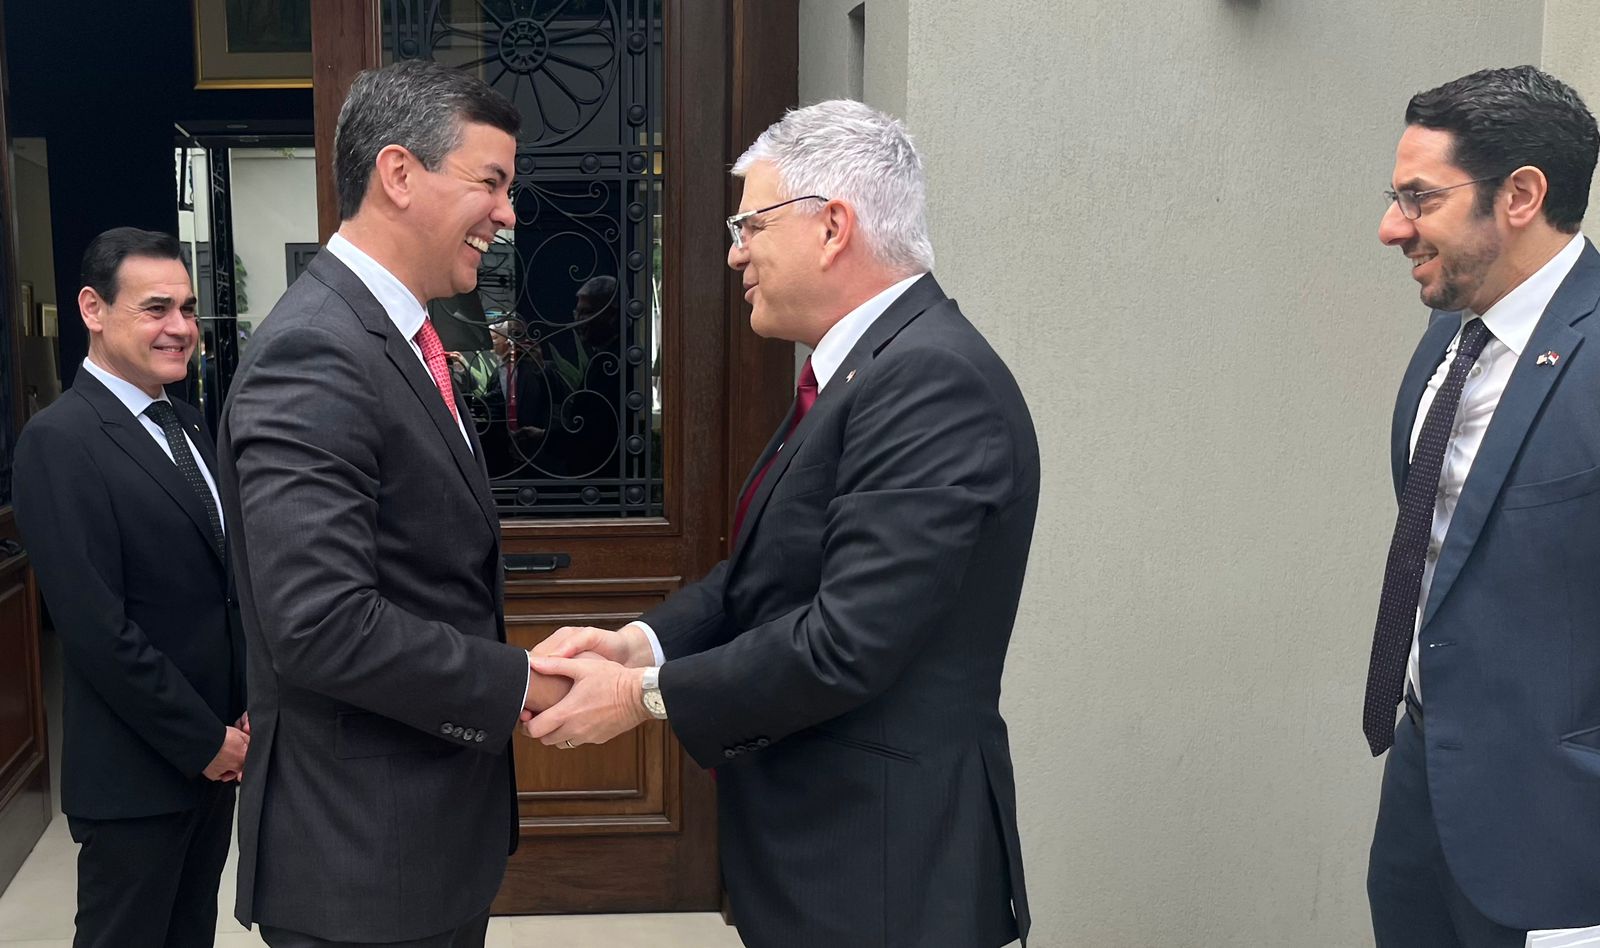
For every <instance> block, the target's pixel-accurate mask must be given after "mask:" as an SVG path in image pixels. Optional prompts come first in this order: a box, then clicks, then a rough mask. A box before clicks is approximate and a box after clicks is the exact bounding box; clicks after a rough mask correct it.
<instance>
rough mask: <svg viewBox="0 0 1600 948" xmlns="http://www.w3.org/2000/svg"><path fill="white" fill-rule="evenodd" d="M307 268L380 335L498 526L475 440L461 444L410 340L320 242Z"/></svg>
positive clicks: (492, 524) (464, 416)
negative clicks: (469, 443) (402, 334)
mask: <svg viewBox="0 0 1600 948" xmlns="http://www.w3.org/2000/svg"><path fill="white" fill-rule="evenodd" d="M307 269H308V270H310V271H311V273H312V274H313V275H314V276H316V277H317V279H319V280H321V281H322V282H323V283H325V284H327V285H328V286H329V288H331V289H332V290H333V291H334V292H336V293H338V294H339V295H340V296H341V297H343V298H344V300H345V302H346V303H349V304H350V308H351V309H352V310H354V311H355V314H356V318H357V319H359V320H361V324H362V325H363V326H365V327H366V330H367V331H368V332H370V333H372V334H373V335H375V336H381V337H383V351H384V354H385V355H386V356H388V358H389V363H390V364H391V365H393V366H394V368H395V370H396V371H398V372H399V373H400V376H401V377H402V378H404V379H405V380H406V384H407V385H408V386H410V388H411V392H412V394H414V395H415V396H416V397H417V401H418V402H419V403H420V405H421V409H422V411H423V412H424V413H425V414H426V415H427V416H428V418H429V420H430V421H431V422H432V423H433V426H434V428H436V429H437V430H438V432H439V437H441V438H443V439H444V442H445V445H446V446H447V447H448V448H449V449H450V455H451V457H453V458H455V462H456V468H457V470H459V471H460V472H461V476H462V478H463V479H464V480H465V481H466V485H467V489H468V490H470V491H471V492H472V496H473V497H474V498H476V499H477V501H478V507H479V509H481V510H482V511H483V516H484V519H485V520H487V521H488V522H489V526H490V528H491V529H494V530H498V529H499V527H500V520H499V516H498V514H497V513H496V512H495V509H494V499H493V498H492V497H491V496H490V495H489V483H488V479H487V475H486V474H485V473H484V468H483V467H482V463H481V457H482V454H483V449H482V446H480V445H476V444H474V445H473V447H472V448H469V447H468V446H467V442H466V440H464V439H463V438H462V437H461V429H460V428H458V427H456V420H455V418H453V417H451V415H450V409H449V408H448V407H446V405H445V402H444V398H443V397H441V396H440V394H439V388H438V386H436V385H434V384H433V377H432V376H430V375H429V374H428V370H427V369H425V368H423V365H422V361H421V360H420V359H418V358H417V352H416V350H415V349H412V348H411V342H410V340H408V339H405V338H403V337H402V336H401V334H400V331H399V330H398V329H396V328H395V325H394V322H393V321H392V320H390V319H389V314H388V313H387V312H386V311H385V310H384V308H383V305H382V304H380V303H379V302H378V300H377V298H375V297H374V296H373V295H372V292H371V291H370V290H368V289H367V286H366V284H365V283H362V282H361V278H360V277H358V276H356V275H355V273H354V272H352V271H351V270H350V268H349V267H347V266H345V265H344V263H343V262H342V261H340V260H339V258H338V257H335V256H334V255H333V254H331V253H329V252H328V250H327V249H326V248H324V249H323V250H321V251H319V252H318V253H317V255H316V256H315V257H313V258H312V259H311V263H310V265H309V266H308V267H307ZM456 410H457V411H459V412H461V413H462V414H461V417H462V419H463V420H466V419H469V418H470V417H471V416H469V415H468V414H466V408H465V407H463V405H462V403H461V398H460V396H459V395H458V396H457V397H456ZM469 437H470V433H469ZM474 440H476V439H474Z"/></svg>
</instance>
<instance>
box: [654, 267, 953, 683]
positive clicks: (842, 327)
mask: <svg viewBox="0 0 1600 948" xmlns="http://www.w3.org/2000/svg"><path fill="white" fill-rule="evenodd" d="M926 275H927V274H925V273H917V274H913V275H912V276H908V277H906V278H905V279H904V280H901V281H900V282H899V283H896V284H895V285H893V286H891V287H888V288H887V289H885V290H883V291H882V292H881V293H879V294H878V295H876V296H874V297H873V298H872V299H869V300H867V301H866V302H865V303H862V304H861V305H860V306H857V307H856V308H855V309H853V310H851V311H850V312H848V313H846V314H845V316H844V318H843V319H841V320H839V321H838V322H836V323H834V324H833V325H832V326H831V327H829V329H828V331H827V332H826V333H824V334H823V336H822V338H821V339H820V340H818V341H817V348H816V349H814V350H813V351H812V353H811V371H812V373H813V374H814V375H816V377H817V393H818V394H821V393H822V390H823V389H824V388H827V387H828V381H829V380H830V379H832V378H833V376H834V375H835V373H837V372H838V371H839V366H840V364H841V363H843V362H844V360H845V357H846V356H848V355H850V350H851V349H854V348H855V347H856V343H858V342H860V341H861V337H862V336H864V335H866V334H867V330H868V329H870V328H871V327H872V324H873V323H875V322H877V321H878V317H879V316H882V315H883V313H884V310H886V309H888V308H889V307H890V306H891V305H893V304H894V301H895V300H897V299H899V298H900V296H901V294H903V293H904V292H905V291H906V290H909V289H911V284H913V283H915V282H917V281H918V280H920V279H922V278H923V277H924V276H926ZM631 624H632V625H636V626H638V627H639V628H641V629H643V630H644V635H645V638H647V639H649V640H650V652H651V654H652V655H654V656H655V661H656V665H657V666H660V665H663V664H665V663H666V660H667V657H666V653H665V652H663V651H662V650H661V640H660V639H659V638H657V637H656V630H655V629H652V628H650V625H649V623H647V622H639V621H637V620H636V621H634V622H633V623H631Z"/></svg>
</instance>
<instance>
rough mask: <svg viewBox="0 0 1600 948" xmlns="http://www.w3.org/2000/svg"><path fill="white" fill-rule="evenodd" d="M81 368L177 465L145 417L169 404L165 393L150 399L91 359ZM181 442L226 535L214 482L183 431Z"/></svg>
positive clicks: (158, 431)
mask: <svg viewBox="0 0 1600 948" xmlns="http://www.w3.org/2000/svg"><path fill="white" fill-rule="evenodd" d="M83 368H84V371H86V372H88V373H89V374H90V375H92V376H94V377H95V378H97V379H99V380H100V383H101V384H102V385H104V386H105V387H106V388H108V389H110V390H111V394H113V395H115V396H117V401H119V402H121V403H122V404H124V405H126V406H127V408H128V411H131V412H133V417H135V418H137V419H139V424H141V425H143V426H144V430H145V431H146V432H148V433H149V435H150V437H151V438H153V439H155V442H156V445H157V446H158V447H160V448H161V453H162V454H165V455H166V456H167V460H169V461H171V462H172V463H173V464H174V465H176V464H177V463H178V462H177V460H176V459H175V458H173V456H172V445H170V444H168V443H167V435H166V432H164V431H162V430H161V426H160V425H158V424H156V420H155V419H154V418H151V417H150V416H149V415H146V414H145V413H144V410H145V409H146V408H149V407H150V405H151V404H152V403H154V402H168V403H170V402H171V401H172V399H170V398H168V397H167V393H166V392H162V393H161V397H160V398H151V397H150V396H149V395H146V394H145V393H144V390H143V389H141V388H139V386H137V385H135V384H133V383H132V382H129V381H128V380H127V379H123V378H119V377H117V376H115V375H112V374H111V373H110V372H107V371H106V370H105V369H103V368H101V367H100V366H98V365H95V363H94V360H93V359H89V358H85V359H84V360H83ZM183 440H185V441H187V442H189V454H190V455H191V456H193V457H194V463H195V466H196V467H198V468H199V469H200V476H201V477H203V478H205V479H206V486H207V487H209V488H210V489H211V502H212V503H214V504H216V505H217V522H218V523H220V524H222V526H223V531H222V532H223V533H227V532H228V531H227V524H226V522H224V521H223V519H222V498H221V497H219V496H217V482H216V481H215V480H213V479H212V478H211V472H210V471H209V470H207V469H206V462H205V459H204V458H203V457H202V456H201V454H200V449H199V448H197V447H195V444H194V439H193V438H191V437H189V432H187V431H185V432H184V433H183Z"/></svg>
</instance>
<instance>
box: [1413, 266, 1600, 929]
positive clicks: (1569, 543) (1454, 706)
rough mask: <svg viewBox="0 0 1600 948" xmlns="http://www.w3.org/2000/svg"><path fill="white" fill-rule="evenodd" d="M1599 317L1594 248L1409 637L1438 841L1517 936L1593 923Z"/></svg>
mask: <svg viewBox="0 0 1600 948" xmlns="http://www.w3.org/2000/svg"><path fill="white" fill-rule="evenodd" d="M1597 308H1600V253H1596V252H1595V248H1594V245H1593V244H1589V245H1587V246H1585V247H1584V249H1583V253H1582V255H1581V256H1580V257H1579V258H1578V262H1577V264H1576V265H1575V266H1574V267H1573V269H1572V272H1571V273H1570V274H1569V275H1568V276H1567V278H1566V280H1565V281H1564V282H1563V283H1562V284H1561V287H1560V288H1559V289H1558V290H1557V291H1556V294H1555V296H1554V298H1552V299H1551V300H1550V305H1549V306H1548V307H1546V309H1545V312H1544V315H1543V316H1542V317H1541V318H1540V320H1539V324H1538V325H1537V326H1536V327H1535V328H1534V330H1533V335H1532V336H1531V337H1529V339H1528V344H1527V346H1526V347H1524V348H1523V351H1522V355H1521V357H1520V358H1519V359H1518V361H1517V365H1516V368H1515V369H1513V370H1512V373H1511V379H1510V381H1509V382H1507V383H1506V390H1505V394H1504V395H1502V396H1501V398H1500V404H1499V405H1498V406H1497V407H1496V408H1495V412H1494V418H1493V420H1492V421H1491V422H1490V424H1489V430H1488V431H1487V432H1485V433H1484V438H1483V444H1482V446H1481V447H1479V449H1478V454H1477V456H1476V458H1474V460H1473V462H1472V471H1471V472H1470V474H1469V475H1468V477H1467V482H1466V484H1465V485H1464V486H1463V487H1462V491H1461V498H1460V500H1459V501H1458V502H1457V506H1456V511H1455V514H1454V516H1452V518H1451V520H1450V532H1449V534H1448V535H1447V536H1446V537H1445V541H1444V545H1443V547H1442V548H1441V549H1440V551H1439V560H1438V563H1437V564H1436V565H1435V567H1434V575H1433V586H1432V588H1431V589H1430V591H1429V594H1428V601H1427V603H1425V604H1424V610H1423V617H1422V624H1421V626H1420V627H1419V629H1418V631H1417V635H1418V638H1419V642H1420V644H1421V662H1422V681H1423V686H1422V687H1423V695H1422V700H1423V704H1424V705H1425V706H1426V708H1427V723H1426V726H1425V728H1424V737H1425V739H1426V742H1427V748H1426V754H1427V761H1428V789H1429V794H1430V796H1431V797H1432V801H1433V813H1434V822H1435V823H1436V824H1437V828H1438V832H1439V843H1440V846H1441V848H1442V849H1443V850H1444V856H1445V859H1446V860H1447V861H1448V862H1449V864H1450V871H1451V873H1452V874H1453V875H1454V877H1455V880H1456V883H1457V884H1458V885H1459V886H1460V887H1461V891H1462V892H1464V893H1466V895H1467V897H1468V898H1469V899H1471V900H1472V903H1473V905H1475V906H1476V907H1477V908H1478V910H1479V911H1481V912H1482V913H1483V914H1484V915H1487V916H1488V917H1489V918H1491V919H1493V920H1494V921H1496V922H1499V923H1500V924H1501V925H1505V926H1508V927H1510V928H1517V929H1533V928H1577V927H1583V926H1589V925H1596V924H1600V858H1597V856H1596V854H1597V853H1600V569H1597V564H1600V339H1597V340H1596V341H1594V342H1590V341H1589V340H1590V339H1591V338H1592V337H1594V336H1596V335H1597V334H1600V322H1597V317H1596V315H1595V310H1596V309H1597ZM1460 328H1461V318H1460V314H1458V313H1435V314H1434V317H1433V322H1432V324H1431V325H1430V326H1429V328H1428V331H1427V333H1426V334H1425V335H1424V336H1423V338H1422V342H1421V343H1420V344H1419V345H1418V346H1417V351H1416V354H1415V355H1414V356H1413V357H1412V361H1411V366H1410V368H1409V369H1407V371H1406V375H1405V379H1404V381H1403V382H1402V383H1401V385H1400V395H1399V398H1398V400H1397V401H1396V403H1395V413H1394V426H1393V432H1392V436H1391V437H1392V441H1391V451H1392V459H1393V464H1394V479H1395V490H1396V492H1397V493H1398V492H1399V491H1400V490H1401V489H1402V488H1403V486H1404V484H1405V472H1406V467H1407V465H1408V462H1409V458H1410V454H1411V452H1410V441H1411V428H1412V425H1413V423H1414V422H1415V420H1416V416H1417V406H1418V402H1419V400H1420V398H1421V396H1422V391H1423V389H1424V388H1425V387H1426V386H1427V384H1428V378H1429V376H1431V375H1432V374H1433V372H1434V370H1435V369H1436V368H1437V367H1438V365H1439V362H1440V361H1441V360H1442V359H1443V357H1444V354H1445V349H1446V347H1448V346H1449V344H1450V341H1451V339H1453V338H1454V336H1455V334H1456V332H1457V331H1458V330H1459V329H1460ZM1545 353H1553V354H1554V355H1555V356H1556V358H1555V360H1554V364H1548V363H1549V361H1550V360H1548V359H1546V360H1544V361H1545V362H1546V363H1547V364H1540V361H1541V360H1540V357H1541V356H1543V355H1544V354H1545Z"/></svg>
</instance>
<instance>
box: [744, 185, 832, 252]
mask: <svg viewBox="0 0 1600 948" xmlns="http://www.w3.org/2000/svg"><path fill="white" fill-rule="evenodd" d="M826 200H829V198H825V197H823V196H822V195H820V194H807V195H806V196H805V197H797V198H790V199H789V200H787V201H779V202H778V203H776V204H772V205H768V206H767V207H758V208H756V209H755V210H753V211H745V212H744V213H742V214H735V215H733V216H732V217H730V218H728V236H729V237H732V238H733V245H734V246H735V247H737V248H739V249H740V250H743V249H744V242H745V226H746V225H747V224H748V223H749V222H750V219H751V218H752V217H755V216H756V215H757V214H765V213H767V212H768V211H776V210H777V209H778V208H780V207H783V206H785V205H787V204H793V203H795V202H796V201H826Z"/></svg>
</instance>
